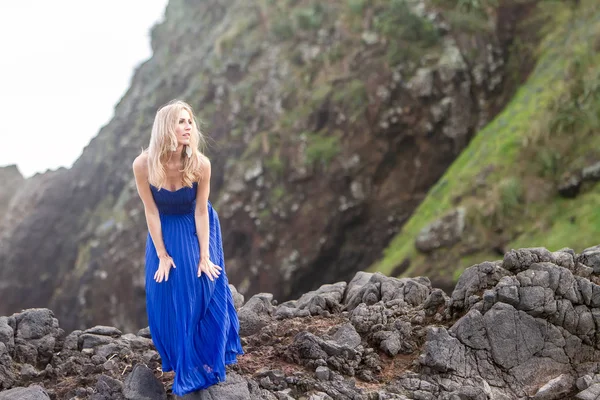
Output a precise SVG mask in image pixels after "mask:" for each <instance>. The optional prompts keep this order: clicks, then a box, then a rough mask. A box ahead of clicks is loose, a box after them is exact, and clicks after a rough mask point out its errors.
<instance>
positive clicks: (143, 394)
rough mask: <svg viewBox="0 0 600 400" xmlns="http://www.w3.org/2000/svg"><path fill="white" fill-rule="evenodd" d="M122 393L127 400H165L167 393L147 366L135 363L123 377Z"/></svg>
mask: <svg viewBox="0 0 600 400" xmlns="http://www.w3.org/2000/svg"><path fill="white" fill-rule="evenodd" d="M123 394H124V396H125V398H126V399H127V400H166V399H167V393H166V392H165V388H164V387H163V385H162V383H160V382H159V381H158V380H157V379H156V377H155V376H154V374H153V373H152V371H150V369H148V367H146V366H144V365H142V364H137V365H136V366H135V367H134V368H133V371H131V373H130V374H129V375H128V376H127V378H125V384H124V388H123Z"/></svg>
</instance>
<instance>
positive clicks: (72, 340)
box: [63, 330, 83, 350]
mask: <svg viewBox="0 0 600 400" xmlns="http://www.w3.org/2000/svg"><path fill="white" fill-rule="evenodd" d="M82 333H83V331H81V330H74V331H73V332H71V333H69V334H68V335H67V337H66V338H65V341H64V343H63V349H65V350H77V349H78V346H79V337H80V336H81V334H82Z"/></svg>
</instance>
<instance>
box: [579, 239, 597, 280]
mask: <svg viewBox="0 0 600 400" xmlns="http://www.w3.org/2000/svg"><path fill="white" fill-rule="evenodd" d="M577 262H579V263H581V264H584V265H586V266H588V267H590V268H592V269H593V271H594V273H595V274H600V245H598V246H593V247H588V248H587V249H585V250H583V251H582V252H581V254H579V255H578V256H577Z"/></svg>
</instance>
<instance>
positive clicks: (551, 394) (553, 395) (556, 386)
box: [532, 374, 575, 400]
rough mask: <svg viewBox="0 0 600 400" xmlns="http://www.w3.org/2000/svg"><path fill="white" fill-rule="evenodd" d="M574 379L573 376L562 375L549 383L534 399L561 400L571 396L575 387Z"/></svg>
mask: <svg viewBox="0 0 600 400" xmlns="http://www.w3.org/2000/svg"><path fill="white" fill-rule="evenodd" d="M574 382H575V381H574V379H573V377H572V376H571V375H568V374H562V375H559V376H557V377H556V378H554V379H552V380H550V381H548V383H546V384H545V385H544V386H542V387H541V388H540V389H539V390H538V391H537V392H536V394H535V395H534V396H533V397H532V399H533V400H559V399H564V398H566V397H567V395H569V394H570V393H571V392H572V390H573V386H574Z"/></svg>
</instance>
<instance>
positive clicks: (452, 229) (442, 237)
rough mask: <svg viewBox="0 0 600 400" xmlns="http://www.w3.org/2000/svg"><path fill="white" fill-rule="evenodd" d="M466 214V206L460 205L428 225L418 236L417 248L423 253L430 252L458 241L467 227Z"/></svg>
mask: <svg viewBox="0 0 600 400" xmlns="http://www.w3.org/2000/svg"><path fill="white" fill-rule="evenodd" d="M465 214H466V210H465V208H463V207H459V208H457V209H456V210H454V211H452V212H450V213H448V214H447V215H445V216H443V217H442V218H440V219H438V220H436V221H434V222H432V223H431V224H429V225H427V226H426V227H425V228H423V229H422V230H421V232H419V235H418V236H417V239H416V241H415V246H416V248H417V249H418V250H419V251H421V252H423V253H430V252H432V251H434V250H436V249H439V248H440V247H449V246H452V245H453V244H455V243H457V242H458V241H459V240H460V239H461V237H462V234H463V231H464V229H465Z"/></svg>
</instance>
